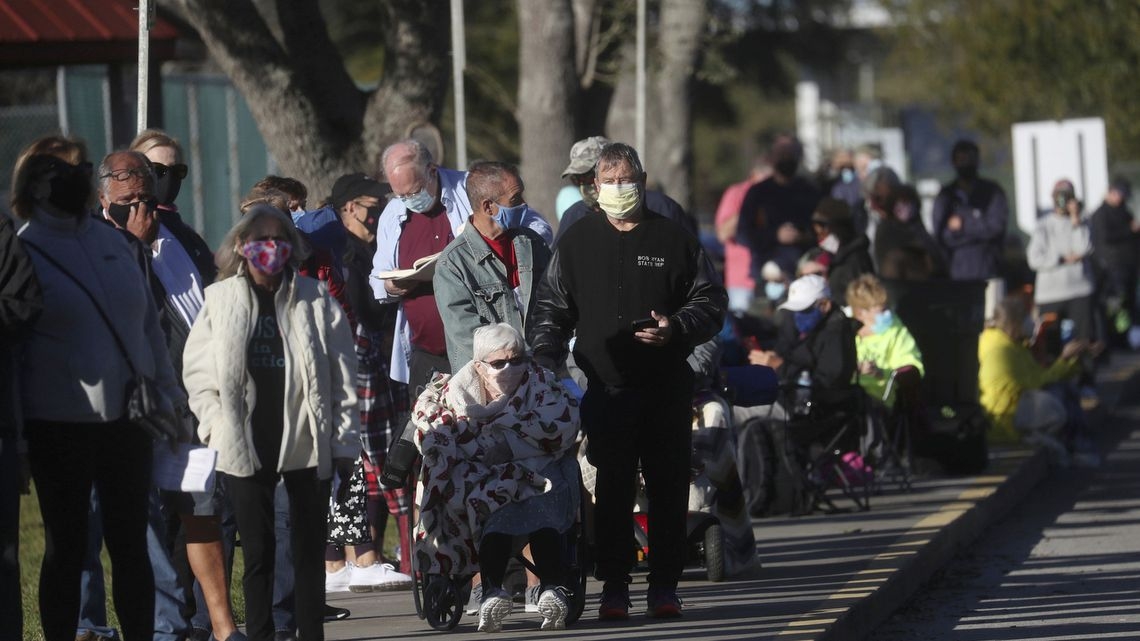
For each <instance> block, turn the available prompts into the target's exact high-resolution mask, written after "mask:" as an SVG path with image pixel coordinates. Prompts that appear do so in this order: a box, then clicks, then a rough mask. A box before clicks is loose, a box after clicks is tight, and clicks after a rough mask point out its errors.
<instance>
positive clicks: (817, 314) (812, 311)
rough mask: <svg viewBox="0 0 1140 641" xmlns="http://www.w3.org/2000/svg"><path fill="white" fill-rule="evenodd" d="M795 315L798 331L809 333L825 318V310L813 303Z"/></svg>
mask: <svg viewBox="0 0 1140 641" xmlns="http://www.w3.org/2000/svg"><path fill="white" fill-rule="evenodd" d="M793 317H794V320H795V321H796V331H798V332H799V333H801V334H807V333H809V332H811V330H813V329H815V327H816V325H819V322H820V321H821V320H823V310H822V309H820V308H818V307H816V306H814V305H813V306H812V307H810V308H808V309H805V310H804V311H802V312H795V313H794V314H793Z"/></svg>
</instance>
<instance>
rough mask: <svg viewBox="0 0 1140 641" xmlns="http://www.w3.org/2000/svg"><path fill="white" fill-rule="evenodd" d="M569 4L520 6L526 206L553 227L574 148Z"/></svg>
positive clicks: (524, 1) (559, 0)
mask: <svg viewBox="0 0 1140 641" xmlns="http://www.w3.org/2000/svg"><path fill="white" fill-rule="evenodd" d="M574 49H575V47H574V14H573V11H572V7H571V3H570V0H546V1H544V2H533V1H530V0H520V2H519V100H518V103H519V113H518V121H519V143H520V145H519V146H520V148H521V150H522V154H521V165H522V173H523V181H524V182H525V183H526V197H527V202H528V203H530V205H531V207H533V208H534V209H536V210H538V211H540V212H542V213H543V214H544V215H545V216H546V218H547V220H549V221H550V222H551V223H552V224H553V223H555V222H556V220H557V217H556V215H555V211H554V200H555V197H556V196H557V194H558V190H559V189H561V188H562V186H563V185H564V184H565V183H564V182H563V180H562V170H563V169H565V168H566V163H567V162H568V160H569V151H570V146H571V145H572V144H574V140H575V137H574V136H575V132H574V115H575V112H576V109H577V103H578V100H577V99H578V75H577V73H576V70H575V62H574V61H575V56H574Z"/></svg>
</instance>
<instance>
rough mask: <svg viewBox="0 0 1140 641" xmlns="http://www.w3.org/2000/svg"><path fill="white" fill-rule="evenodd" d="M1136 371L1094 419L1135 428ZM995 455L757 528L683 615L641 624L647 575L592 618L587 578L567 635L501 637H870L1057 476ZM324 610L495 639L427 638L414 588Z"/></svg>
mask: <svg viewBox="0 0 1140 641" xmlns="http://www.w3.org/2000/svg"><path fill="white" fill-rule="evenodd" d="M1137 372H1140V356H1136V355H1131V354H1130V355H1124V356H1120V357H1114V358H1113V360H1112V362H1111V363H1110V364H1109V365H1108V366H1107V367H1104V368H1103V369H1102V371H1101V373H1100V375H1099V376H1098V379H1099V384H1100V388H1101V409H1100V410H1099V411H1098V421H1112V420H1115V421H1133V422H1134V423H1135V424H1136V426H1137V427H1140V415H1136V414H1134V413H1129V412H1127V411H1126V408H1128V407H1129V405H1130V403H1131V402H1132V398H1133V397H1134V396H1135V391H1136V390H1138V389H1140V387H1138V384H1140V376H1138V375H1137ZM991 456H992V460H991V463H990V466H989V468H988V469H987V471H986V472H985V473H984V474H981V475H977V476H970V477H960V478H920V479H917V480H916V481H915V483H914V485H913V487H912V489H911V491H909V492H903V491H901V490H900V489H898V488H895V487H890V486H888V487H887V488H885V489H884V491H883V493H882V494H880V495H877V496H874V497H872V501H871V510H870V511H868V512H847V513H839V514H821V513H818V512H817V513H815V514H812V515H810V516H803V517H776V518H767V519H757V520H755V521H754V524H753V528H754V531H755V533H756V539H757V550H758V553H759V556H760V560H761V562H762V564H763V565H762V567H761V568H759V569H757V570H756V571H754V572H752V573H750V574H749V575H747V576H741V577H735V578H730V579H729V580H726V581H724V582H719V583H710V582H708V581H707V580H706V578H705V575H704V572H703V570H701V569H699V568H693V569H692V570H691V571H689V572H687V573H686V576H685V578H684V580H683V581H682V583H681V585H680V586H679V588H678V593H679V595H680V596H681V598H682V599H683V600H684V608H685V609H684V616H683V618H681V619H674V620H668V621H657V620H653V619H648V618H646V617H645V589H646V584H645V576H644V574H642V575H635V577H634V584H633V585H632V586H631V598H632V600H633V608H632V610H631V617H630V619H629V621H626V622H617V623H615V622H599V621H597V620H596V616H595V612H596V609H597V595H598V594H599V593H600V588H601V586H600V585H598V584H597V583H595V582H594V581H592V580H591V581H590V584H589V586H588V589H589V600H588V601H587V605H586V613H585V615H584V616H583V617H582V620H581V621H580V622H578V623H577V624H575V625H572V626H570V627H568V628H567V629H566V630H564V631H559V632H542V631H540V630H539V629H538V627H539V623H540V621H541V619H540V617H539V615H537V614H527V613H524V612H522V610H521V608H518V609H516V611H515V613H513V614H512V615H511V616H510V617H508V618H507V620H506V621H505V623H504V626H503V631H502V633H500V634H497V635H494V637H495V638H517V639H529V638H551V637H553V638H568V639H581V640H602V639H628V638H633V637H636V638H638V639H645V640H651V639H662V640H678V639H694V640H696V639H700V640H728V639H788V640H790V641H808V640H812V641H824V640H826V641H836V640H845V641H846V640H851V641H855V640H861V639H864V638H865V637H867V636H868V635H869V634H870V633H871V632H872V631H873V630H875V629H876V628H877V627H879V626H880V625H881V624H882V623H883V622H885V621H886V620H887V619H888V618H889V617H890V616H891V614H892V613H894V612H895V611H896V610H898V609H899V608H901V607H903V606H904V605H906V604H907V603H908V601H909V600H910V599H911V598H912V597H913V596H914V595H915V594H916V593H918V591H919V590H920V588H922V586H923V585H924V584H925V583H926V582H927V581H928V580H929V579H930V578H931V577H932V576H934V575H935V574H936V573H938V572H939V571H940V570H942V569H943V568H944V567H945V566H946V565H947V564H948V563H949V562H950V561H951V560H952V559H954V557H955V555H956V554H958V553H959V552H961V551H962V550H965V549H966V548H967V546H969V545H970V544H971V543H972V542H974V541H975V540H976V539H978V537H979V536H981V535H982V534H983V533H984V532H985V531H986V530H987V528H989V527H990V526H991V525H993V524H995V523H998V522H999V521H1001V519H1002V518H1003V517H1004V516H1005V515H1006V514H1008V513H1009V512H1011V511H1012V510H1014V509H1016V508H1017V507H1018V505H1019V504H1020V503H1021V502H1022V501H1024V500H1025V499H1026V497H1028V496H1030V494H1031V492H1032V490H1033V488H1034V487H1035V486H1037V485H1038V484H1039V483H1041V482H1042V481H1044V480H1046V479H1047V478H1048V477H1049V476H1050V471H1049V468H1048V465H1047V463H1046V460H1045V456H1044V454H1043V453H1040V452H1032V451H1029V450H1025V449H1007V450H1001V451H995V452H991ZM1102 500H1111V497H1102ZM329 602H330V603H332V604H334V605H338V606H341V607H345V608H349V609H350V610H351V611H352V616H351V617H350V618H349V619H346V620H343V621H338V622H334V623H329V624H327V625H326V626H325V637H326V639H328V640H329V641H364V640H370V639H409V638H425V637H434V636H438V635H446V637H447V638H449V639H486V638H489V637H490V636H491V635H487V634H483V633H480V632H477V631H476V629H475V627H476V624H477V618H476V617H469V616H464V617H463V619H462V620H461V621H460V623H459V626H458V627H457V628H456V629H455V630H454V631H452V632H449V633H444V632H437V631H435V630H432V629H431V628H430V627H429V626H428V624H427V623H426V622H425V621H423V620H421V619H419V618H418V617H417V616H416V612H415V607H414V605H413V602H412V595H411V593H410V592H388V593H368V594H351V593H348V594H335V595H330V596H329ZM897 638H899V639H902V638H913V639H918V638H923V637H920V636H911V637H907V636H902V637H897ZM946 638H965V637H956V636H948V637H946ZM1021 638H1036V637H1021Z"/></svg>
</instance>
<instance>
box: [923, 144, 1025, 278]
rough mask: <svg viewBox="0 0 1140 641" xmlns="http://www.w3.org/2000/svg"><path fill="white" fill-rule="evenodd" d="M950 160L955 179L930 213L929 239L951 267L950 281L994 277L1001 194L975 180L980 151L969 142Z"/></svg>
mask: <svg viewBox="0 0 1140 641" xmlns="http://www.w3.org/2000/svg"><path fill="white" fill-rule="evenodd" d="M950 160H951V162H953V163H954V171H955V172H956V173H957V178H956V179H955V180H954V182H951V183H948V184H946V185H944V186H943V187H942V191H940V192H938V197H937V198H935V199H934V210H933V213H932V219H933V227H934V238H935V240H937V241H938V244H939V245H940V246H941V247H942V250H943V251H944V252H945V254H946V257H947V260H948V261H949V263H950V278H952V279H954V280H991V279H995V278H998V277H1000V276H1001V258H1002V250H1003V243H1004V242H1005V230H1006V226H1007V225H1008V223H1009V203H1008V201H1007V200H1006V197H1005V191H1004V190H1002V188H1001V186H999V185H998V184H997V183H995V182H993V181H992V180H986V179H985V178H982V177H980V176H979V175H978V162H979V152H978V146H977V145H976V144H974V143H973V142H971V141H969V140H959V141H958V142H956V143H954V148H953V150H952V151H951V152H950ZM999 298H1000V297H999Z"/></svg>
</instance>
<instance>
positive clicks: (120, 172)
mask: <svg viewBox="0 0 1140 641" xmlns="http://www.w3.org/2000/svg"><path fill="white" fill-rule="evenodd" d="M150 175H151V172H150V171H149V170H148V169H147V168H146V167H130V168H126V169H116V170H114V171H109V172H107V173H105V174H103V175H102V176H99V178H100V179H102V178H110V179H111V180H114V181H116V182H123V181H125V180H130V179H131V177H135V178H141V179H143V180H146V179H147V177H148V176H150Z"/></svg>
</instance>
